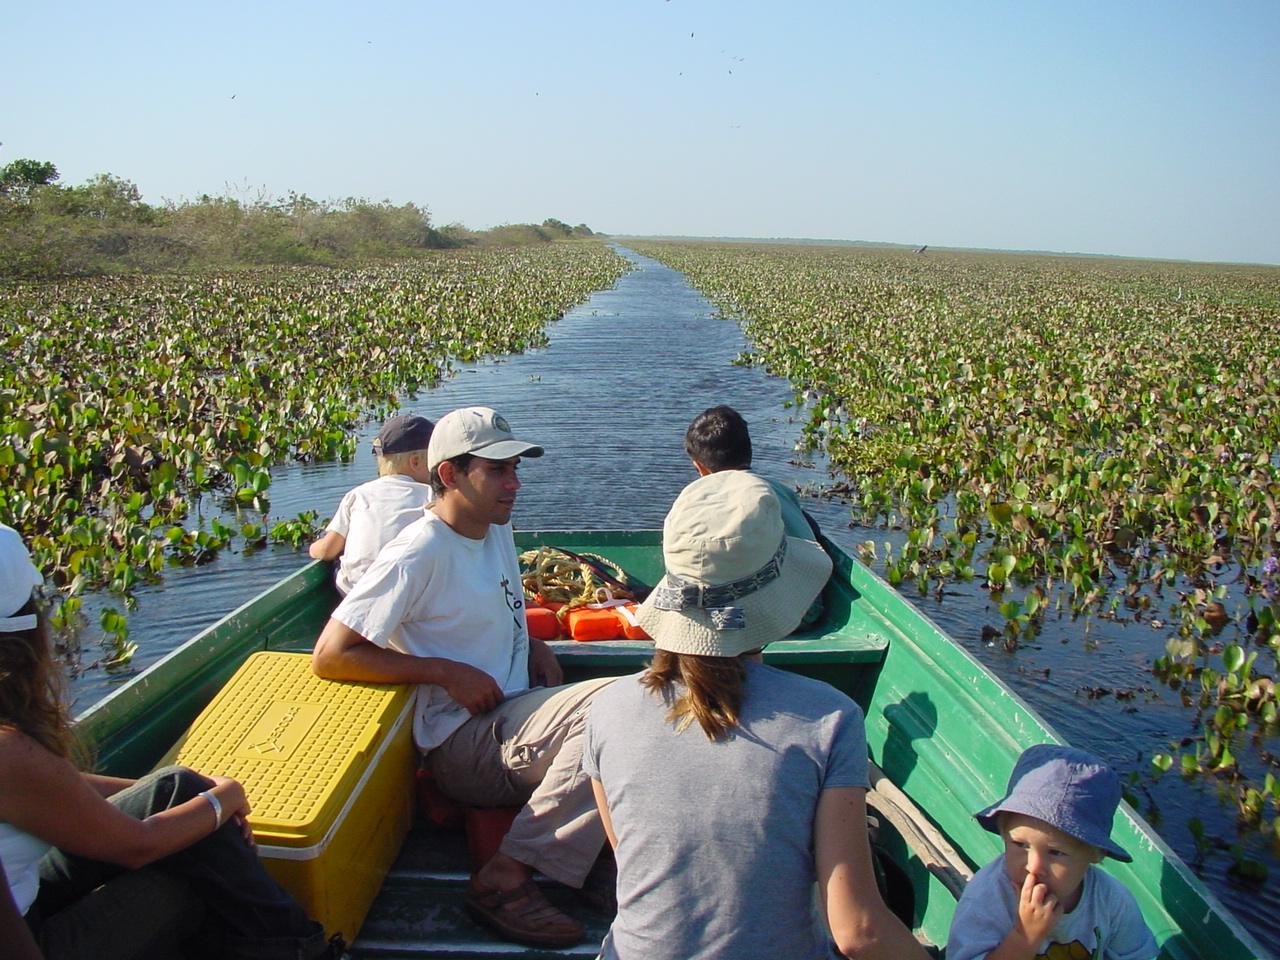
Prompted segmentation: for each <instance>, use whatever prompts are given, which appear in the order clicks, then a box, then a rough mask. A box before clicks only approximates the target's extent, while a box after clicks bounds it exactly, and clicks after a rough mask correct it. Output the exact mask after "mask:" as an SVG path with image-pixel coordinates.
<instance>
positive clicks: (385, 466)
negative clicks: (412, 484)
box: [378, 450, 427, 477]
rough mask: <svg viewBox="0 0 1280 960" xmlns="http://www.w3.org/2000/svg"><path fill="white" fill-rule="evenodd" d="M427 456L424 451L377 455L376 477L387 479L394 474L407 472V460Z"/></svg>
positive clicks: (402, 451) (403, 451)
mask: <svg viewBox="0 0 1280 960" xmlns="http://www.w3.org/2000/svg"><path fill="white" fill-rule="evenodd" d="M426 456H427V451H426V450H401V451H400V452H399V453H380V454H378V476H380V477H389V476H391V475H392V474H396V473H408V472H409V460H410V458H412V457H423V458H424V459H425V458H426Z"/></svg>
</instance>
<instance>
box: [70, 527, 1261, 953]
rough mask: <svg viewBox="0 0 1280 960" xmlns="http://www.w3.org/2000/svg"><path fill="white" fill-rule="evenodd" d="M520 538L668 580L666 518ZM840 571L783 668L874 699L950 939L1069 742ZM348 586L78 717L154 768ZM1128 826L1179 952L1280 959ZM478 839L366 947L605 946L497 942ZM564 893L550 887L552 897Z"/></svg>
mask: <svg viewBox="0 0 1280 960" xmlns="http://www.w3.org/2000/svg"><path fill="white" fill-rule="evenodd" d="M517 542H518V544H519V546H520V548H521V549H527V548H530V547H534V546H539V545H543V544H549V545H552V546H558V547H565V548H568V549H570V550H573V551H576V552H579V553H582V552H591V553H596V554H599V555H601V556H603V557H606V558H608V559H609V560H611V561H613V562H614V563H616V564H618V565H619V566H621V567H622V569H624V570H626V571H627V572H628V573H629V574H631V575H633V576H635V577H637V578H639V579H641V580H644V581H647V582H650V583H656V582H657V580H658V579H659V578H660V577H661V574H662V556H661V534H660V533H659V532H658V531H609V532H605V531H546V532H539V533H521V534H518V535H517ZM824 545H825V546H826V548H827V550H828V551H829V552H830V553H831V555H832V557H833V558H834V562H835V572H834V574H833V576H832V578H831V581H830V583H829V584H828V586H827V588H826V592H825V595H824V599H825V615H824V618H823V620H822V621H820V622H819V623H818V624H816V625H815V626H814V627H812V628H810V629H808V630H807V631H806V632H804V633H798V634H794V635H792V636H791V637H789V638H787V639H786V640H783V641H781V642H778V643H775V644H773V645H772V646H770V647H769V648H768V650H767V651H766V654H765V659H766V660H767V661H768V662H770V663H772V664H774V665H777V666H779V667H782V668H784V669H788V670H794V671H796V672H798V673H803V674H806V675H808V676H812V677H816V678H819V679H821V680H824V681H826V682H828V683H831V684H832V685H834V686H836V687H838V688H839V689H841V690H843V691H845V692H846V693H848V694H849V695H850V696H852V697H853V698H854V699H855V700H857V701H858V703H859V704H860V705H861V706H862V708H863V709H864V710H865V712H866V718H867V740H868V745H869V749H870V753H871V759H872V762H873V779H874V780H875V783H874V784H873V790H872V791H871V793H870V794H869V797H868V800H869V804H870V806H871V807H872V813H873V814H874V815H875V816H876V818H877V819H878V820H879V821H880V829H879V840H878V845H879V846H880V847H881V848H882V849H883V850H884V851H885V852H886V853H887V857H886V858H885V859H887V861H888V865H887V868H886V870H885V874H886V876H885V880H886V884H887V889H888V893H889V900H890V902H891V906H892V907H893V908H894V909H895V911H897V912H898V913H899V915H900V916H904V917H905V918H908V919H909V922H910V925H911V926H912V928H913V929H914V930H915V932H916V934H917V936H918V937H919V938H920V939H921V940H922V941H924V942H927V943H931V944H944V943H945V942H946V936H947V929H948V925H949V924H950V921H951V916H952V913H953V911H954V909H955V903H956V898H957V897H958V895H959V893H960V891H961V890H962V889H963V886H964V883H965V882H966V880H967V879H968V877H970V876H972V873H973V871H974V870H975V869H976V868H977V867H979V866H981V865H982V864H984V863H986V862H987V861H989V860H991V859H992V858H993V857H995V856H996V855H997V854H998V853H999V852H1000V842H999V839H998V838H997V837H995V836H994V835H992V834H990V833H987V832H986V831H984V830H983V829H982V828H981V827H979V826H978V824H977V823H976V821H975V820H974V819H973V817H972V812H973V811H974V810H978V809H981V808H982V807H983V806H985V805H986V804H987V803H988V802H989V801H990V800H991V799H992V798H993V797H997V796H999V795H1000V794H1001V792H1002V791H1003V789H1004V786H1005V783H1006V780H1007V778H1008V775H1009V772H1010V770H1011V769H1012V768H1013V763H1014V760H1015V759H1016V757H1017V756H1018V754H1019V753H1020V752H1021V751H1022V749H1023V748H1025V747H1026V746H1028V745H1030V744H1032V743H1038V742H1046V741H1057V742H1061V739H1062V738H1060V737H1059V736H1058V735H1057V734H1056V733H1055V732H1054V730H1053V729H1052V728H1051V727H1050V726H1049V725H1048V724H1047V723H1045V722H1044V720H1042V719H1041V718H1040V717H1038V716H1037V715H1036V714H1035V713H1034V712H1033V711H1032V710H1031V709H1030V708H1029V707H1028V706H1027V705H1026V704H1025V703H1024V702H1023V701H1022V700H1021V699H1020V698H1019V697H1018V696H1017V695H1016V694H1014V693H1013V692H1012V691H1011V690H1010V689H1009V688H1008V687H1007V686H1005V685H1004V684H1003V683H1002V682H1001V681H1000V680H998V679H997V678H996V677H995V676H994V675H993V674H992V673H990V671H988V670H987V669H986V668H985V667H983V666H982V665H981V664H979V663H978V662H977V661H976V660H975V659H974V658H973V657H972V656H970V655H969V654H968V653H967V652H966V651H965V650H963V649H962V648H961V647H960V646H959V645H957V644H956V643H955V642H954V641H953V640H951V639H950V638H949V637H947V636H946V634H944V633H943V632H942V631H941V630H940V629H939V628H938V627H937V626H935V625H934V624H933V623H932V622H931V621H930V620H929V619H928V618H926V617H925V616H923V615H922V614H921V613H919V612H918V611H917V610H916V609H915V608H914V607H913V606H912V605H911V604H910V603H909V602H908V601H906V600H905V599H903V598H902V597H901V596H899V595H898V593H897V592H896V591H894V590H893V589H892V588H891V587H889V586H888V585H887V584H885V583H884V582H883V581H882V580H880V579H879V578H877V577H876V576H875V575H874V574H873V573H872V572H870V571H869V570H867V569H866V568H865V567H864V566H863V565H862V564H860V563H856V562H854V561H852V560H851V559H850V557H849V556H847V555H846V554H845V553H843V552H842V551H841V550H840V549H839V548H838V547H836V546H835V545H834V544H832V543H830V542H829V541H827V542H825V543H824ZM336 601H337V596H336V594H335V593H334V591H333V588H332V586H331V578H330V577H329V568H328V565H327V564H322V563H312V564H310V565H308V566H306V567H304V568H303V569H302V570H300V571H298V572H297V573H296V574H294V575H293V576H290V577H288V578H286V579H285V580H282V581H281V582H280V583H278V584H276V585H275V586H273V587H271V588H270V589H269V590H267V591H265V592H264V593H262V594H261V595H259V596H258V597H256V598H255V599H253V600H251V601H250V602H248V603H246V604H245V605H243V606H242V607H240V608H239V609H238V610H235V611H234V612H233V613H231V614H229V615H228V616H227V617H225V618H224V619H223V620H221V621H219V622H218V623H216V624H214V625H213V626H211V627H209V628H208V629H207V630H204V631H202V632H201V633H199V634H198V635H196V636H195V637H193V638H192V639H191V640H189V641H187V642H186V643H185V644H183V645H182V646H181V647H179V648H177V649H176V650H174V651H173V652H172V653H170V654H169V655H168V656H166V657H165V658H163V659H162V660H160V661H158V662H157V663H155V664H153V665H152V666H151V667H149V668H148V669H147V670H145V671H144V672H142V673H140V674H139V675H138V676H137V677H135V678H133V679H132V680H131V681H130V682H129V683H127V684H125V685H123V686H122V687H120V688H119V689H117V690H116V691H114V692H113V693H112V694H110V695H109V696H108V697H106V698H105V699H104V700H102V701H101V702H99V703H98V704H96V705H95V706H93V707H91V708H90V709H88V710H87V711H85V712H84V713H83V714H81V715H80V716H79V717H78V718H77V722H78V723H79V726H80V730H81V732H82V733H83V734H85V735H86V736H87V738H88V739H89V740H90V742H91V743H93V744H94V745H95V748H96V755H97V758H98V762H99V765H100V767H101V768H102V769H103V771H104V772H107V773H112V774H117V775H122V776H137V775H139V774H141V773H144V772H146V771H147V770H149V769H150V768H152V767H153V766H154V765H155V764H156V763H157V762H158V761H159V760H160V759H161V758H162V757H163V756H164V755H165V754H166V752H167V751H168V750H169V748H170V747H171V745H172V744H173V743H174V742H175V741H176V740H177V739H178V738H179V736H180V735H181V734H182V732H183V731H184V730H185V729H186V728H187V726H188V725H189V724H190V723H191V721H192V720H193V719H194V718H195V716H196V715H197V714H198V713H199V711H200V710H201V709H202V708H203V707H204V706H205V705H206V704H207V703H208V702H209V701H210V700H211V699H212V697H213V696H214V695H215V694H216V693H217V692H218V690H219V689H220V688H221V686H222V685H223V683H225V681H226V680H227V678H228V677H230V676H231V674H232V673H233V672H234V671H235V670H236V668H237V667H238V666H239V665H240V664H241V663H242V662H243V661H244V660H245V658H246V657H248V656H249V655H250V654H252V653H254V652H256V651H259V650H286V651H289V650H292V651H309V650H310V649H311V646H312V644H313V643H314V641H315V638H316V637H317V635H318V634H319V632H320V628H321V627H322V626H323V624H324V622H325V620H326V619H327V618H328V615H329V613H330V611H331V610H332V609H333V606H334V605H335V603H336ZM554 646H555V647H556V652H557V653H558V654H559V656H560V660H561V663H562V664H563V666H564V668H565V674H566V678H567V679H569V680H577V679H584V678H587V677H592V676H602V675H622V674H627V673H632V672H635V671H637V670H639V669H640V668H641V667H642V666H643V665H644V663H645V662H646V661H647V659H648V658H649V656H650V655H651V651H652V645H651V644H649V643H645V642H637V641H626V640H623V641H608V642H596V643H575V642H572V641H561V642H557V643H556V644H554ZM1114 836H1115V837H1116V839H1117V841H1118V842H1119V843H1120V844H1121V845H1122V846H1123V847H1125V848H1126V849H1127V850H1129V851H1130V852H1131V853H1132V854H1133V862H1132V863H1131V864H1123V863H1118V862H1116V861H1113V860H1107V861H1105V865H1104V867H1105V869H1107V870H1108V871H1109V872H1111V873H1113V874H1114V875H1115V876H1117V877H1118V878H1119V879H1120V880H1122V881H1123V882H1124V883H1125V884H1126V886H1128V887H1129V889H1130V890H1132V891H1133V893H1134V894H1135V896H1136V897H1137V899H1138V903H1139V905H1140V906H1141V908H1142V912H1143V915H1144V916H1145V917H1146V920H1147V923H1148V924H1149V926H1150V927H1151V929H1152V931H1153V932H1154V933H1155V936H1156V940H1157V942H1158V943H1160V944H1161V947H1162V951H1161V954H1160V955H1161V957H1162V958H1166V960H1253V958H1265V957H1268V956H1269V954H1268V953H1267V952H1265V951H1264V950H1263V949H1262V948H1261V947H1260V946H1259V945H1258V943H1257V942H1256V941H1255V940H1254V938H1253V937H1252V936H1251V935H1250V934H1249V933H1248V932H1247V931H1245V930H1244V928H1243V927H1242V926H1241V925H1240V924H1239V923H1238V922H1237V921H1236V920H1235V918H1233V917H1232V916H1231V915H1230V914H1229V913H1228V912H1227V911H1226V910H1225V909H1224V908H1223V907H1222V905H1221V904H1219V903H1218V901H1217V900H1216V899H1215V898H1214V897H1213V895H1212V894H1211V893H1209V891H1208V890H1207V889H1206V888H1205V887H1204V885H1203V884H1202V883H1201V882H1200V881H1199V880H1198V879H1197V878H1196V877H1195V876H1194V875H1193V874H1192V872H1191V871H1190V870H1189V869H1188V868H1187V866H1186V864H1184V863H1183V862H1182V861H1181V860H1180V859H1179V858H1178V856H1177V855H1176V854H1175V853H1174V852H1173V851H1172V850H1171V849H1170V848H1169V847H1168V846H1167V845H1166V844H1165V843H1164V842H1163V841H1162V840H1161V839H1160V838H1159V837H1158V836H1157V835H1156V834H1155V832H1154V831H1153V830H1152V829H1151V827H1150V826H1149V825H1148V824H1147V823H1146V822H1145V821H1143V820H1142V818H1141V817H1139V816H1138V815H1137V814H1136V813H1134V812H1133V810H1131V809H1130V808H1129V807H1128V806H1127V805H1124V806H1122V808H1121V814H1120V815H1119V816H1118V818H1117V824H1116V828H1115V833H1114ZM467 862H468V861H467V852H466V846H465V840H464V838H462V837H461V836H459V835H457V834H454V833H451V832H448V831H445V830H442V829H440V828H438V827H435V826H433V825H431V824H429V823H427V822H426V821H422V822H419V823H417V824H415V826H414V827H413V829H412V831H411V832H410V834H409V838H408V840H407V841H406V843H405V845H404V848H403V849H402V851H401V854H400V856H399V858H398V859H397V860H396V862H395V864H394V865H393V866H392V869H391V871H390V873H389V874H388V876H387V878H386V880H385V882H384V884H383V886H382V889H381V891H380V893H379V895H378V897H377V899H376V900H375V901H374V904H373V907H372V909H371V911H370V914H369V916H368V918H367V919H366V921H365V923H364V926H363V928H362V929H361V930H360V933H359V935H358V937H357V938H356V941H355V943H354V945H353V946H352V954H353V956H356V957H474V958H498V957H513V956H520V957H529V958H538V957H569V956H573V957H594V956H595V955H596V947H597V946H598V944H599V939H600V938H601V937H603V935H604V932H605V930H606V929H607V926H608V920H607V919H606V918H604V917H597V918H596V919H595V920H594V921H592V920H591V918H590V915H589V914H586V913H585V912H584V911H582V910H581V909H575V910H574V912H575V914H576V915H577V916H579V917H582V918H583V919H584V920H586V921H587V923H588V933H589V937H590V938H591V939H588V941H587V942H585V943H583V944H582V945H580V946H578V947H576V948H572V949H568V950H561V951H550V950H545V949H536V948H530V947H519V946H515V945H512V944H508V943H503V942H500V941H497V940H495V939H494V938H493V937H492V936H491V935H490V934H489V933H488V932H487V931H485V930H484V929H482V928H480V927H478V926H477V925H476V924H474V923H473V922H472V921H471V920H470V919H469V918H468V917H467V915H466V913H465V911H464V910H463V906H462V896H463V890H464V887H465V884H466V879H467V874H468V866H467ZM559 893H560V891H557V890H555V889H550V890H549V895H551V896H552V897H553V899H554V898H555V897H556V896H557V895H558V894H559Z"/></svg>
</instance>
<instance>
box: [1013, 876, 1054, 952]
mask: <svg viewBox="0 0 1280 960" xmlns="http://www.w3.org/2000/svg"><path fill="white" fill-rule="evenodd" d="M1061 916H1062V904H1060V903H1059V902H1058V898H1057V897H1055V896H1054V895H1053V894H1051V893H1050V892H1049V888H1048V887H1047V886H1045V885H1044V884H1043V883H1037V882H1036V878H1035V875H1034V874H1032V873H1028V874H1027V876H1026V879H1024V880H1023V881H1022V892H1021V894H1020V895H1019V896H1018V925H1019V926H1020V927H1022V932H1023V933H1024V934H1025V935H1026V937H1027V941H1028V942H1029V943H1031V944H1032V945H1037V944H1039V943H1040V941H1041V940H1043V939H1044V938H1045V937H1047V936H1048V935H1049V931H1050V930H1052V929H1053V926H1054V924H1056V923H1057V922H1058V920H1059V918H1061Z"/></svg>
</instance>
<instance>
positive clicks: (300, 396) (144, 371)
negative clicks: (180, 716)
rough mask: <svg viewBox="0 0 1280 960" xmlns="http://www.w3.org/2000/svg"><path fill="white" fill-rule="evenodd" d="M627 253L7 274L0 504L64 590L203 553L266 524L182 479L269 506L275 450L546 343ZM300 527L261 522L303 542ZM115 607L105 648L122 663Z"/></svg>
mask: <svg viewBox="0 0 1280 960" xmlns="http://www.w3.org/2000/svg"><path fill="white" fill-rule="evenodd" d="M626 268H627V267H626V262H625V261H624V260H623V259H622V258H620V257H619V256H617V255H616V254H615V253H613V252H612V251H610V250H609V249H608V248H606V247H605V246H604V245H603V244H582V243H575V244H550V245H546V246H542V247H539V248H520V249H485V250H466V251H451V252H441V253H440V254H438V255H434V256H430V257H424V258H421V259H417V260H414V261H412V262H407V263H398V264H390V265H379V266H371V267H366V268H361V269H354V270H322V269H278V270H262V271H253V272H245V273H237V274H232V275H224V276H203V277H113V278H105V279H95V280H78V281H71V282H63V283H50V284H42V285H15V286H8V287H5V288H3V289H2V290H0V428H2V429H3V431H4V435H5V437H6V442H5V443H4V445H3V446H0V520H3V521H4V522H6V523H9V524H11V525H12V526H14V527H16V528H17V529H18V530H19V531H21V532H22V534H23V535H24V537H25V538H26V539H27V541H28V543H29V544H30V546H31V550H32V554H33V556H34V557H35V559H36V562H37V563H38V564H39V566H40V567H41V569H42V570H43V571H44V572H45V574H46V575H47V576H48V577H49V578H50V579H51V580H52V582H53V583H54V584H55V586H57V587H58V588H59V589H60V590H61V591H62V593H63V595H64V596H66V597H74V596H75V595H76V594H78V593H79V592H80V591H82V590H84V589H86V588H89V587H102V588H107V589H110V590H113V591H116V592H118V593H121V594H124V595H125V596H126V597H127V596H128V595H129V594H130V592H131V590H132V589H133V587H134V586H135V585H136V584H137V583H139V582H140V581H141V580H145V579H148V578H155V577H157V576H159V575H160V573H161V571H162V570H163V567H164V564H165V563H166V562H169V561H176V562H179V563H185V564H198V563H202V562H205V561H206V560H209V559H211V558H212V557H213V556H215V555H216V553H217V551H219V550H222V549H225V548H226V547H227V546H229V545H230V544H231V543H233V542H234V541H235V539H236V538H237V536H242V535H243V537H244V539H245V541H246V542H249V543H255V544H260V543H261V542H263V539H264V536H265V534H264V533H263V532H262V531H258V530H255V531H252V532H251V534H245V533H243V531H242V530H241V529H240V528H239V527H238V526H234V525H232V524H229V523H224V522H223V521H221V520H219V519H216V518H215V519H214V520H212V521H211V522H209V523H207V524H200V525H199V526H198V527H197V528H193V527H192V525H191V523H190V522H189V519H188V510H189V506H190V503H191V501H192V498H193V497H194V496H196V495H199V494H201V493H206V492H215V493H217V494H219V495H220V496H222V497H224V498H225V500H226V502H227V503H228V504H229V505H231V506H235V505H240V504H243V505H249V506H255V507H257V508H259V509H262V508H265V507H266V506H267V501H268V497H269V492H270V484H271V473H270V471H271V467H272V465H273V464H276V463H280V462H282V461H285V460H302V461H308V460H315V459H320V460H329V459H336V458H344V459H345V458H349V457H351V456H352V455H353V453H354V449H355V447H354V443H355V441H354V428H355V427H356V426H358V425H359V424H360V423H361V422H362V421H363V420H364V419H366V418H367V417H370V416H375V417H376V416H382V415H385V414H386V412H387V411H389V410H390V409H392V408H394V407H395V406H396V404H397V396H399V395H401V394H403V393H409V394H412V393H413V392H414V391H416V390H419V389H422V388H425V387H428V386H431V385H432V384H434V383H436V382H437V381H438V380H440V379H441V378H442V377H446V376H448V375H449V374H450V373H451V371H452V370H453V367H454V364H455V363H456V362H458V361H460V360H474V359H477V358H480V357H485V356H491V355H499V354H504V353H511V352H517V351H521V350H524V349H527V348H529V347H535V346H540V345H543V344H545V343H546V332H545V327H546V325H547V323H549V322H551V321H553V320H555V319H556V318H557V317H559V316H560V315H561V314H562V313H563V312H564V311H565V310H566V309H567V308H568V307H570V306H572V305H573V304H575V303H577V302H579V301H581V300H583V299H585V298H586V297H587V295H589V294H590V293H591V292H592V291H594V290H597V289H600V288H602V287H607V286H609V285H611V284H612V283H613V282H614V281H615V280H616V279H617V278H618V276H620V275H621V273H622V272H624V271H625V269H626ZM312 519H314V518H312ZM310 529H311V528H310V526H309V525H308V524H307V523H301V522H300V523H293V522H290V521H285V522H283V523H278V524H276V526H275V527H273V528H272V529H271V531H270V532H269V533H270V537H271V539H273V540H276V541H283V542H289V543H293V544H295V545H296V544H297V543H299V542H300V539H301V538H302V537H303V536H306V535H309V533H310ZM68 612H69V613H71V612H74V611H68ZM114 617H120V618H123V617H124V614H121V613H115V614H113V618H112V619H111V620H110V622H104V623H103V624H101V626H102V628H103V629H104V630H105V631H106V634H107V635H108V636H110V637H114V638H116V641H117V642H116V643H115V645H114V646H113V647H112V650H111V653H112V656H111V657H110V658H109V659H108V660H107V661H106V662H107V663H108V664H114V665H115V666H116V667H121V666H123V665H124V664H125V663H127V660H128V653H129V652H130V647H129V644H128V641H127V628H125V626H124V624H123V619H121V620H119V621H117V620H116V619H114Z"/></svg>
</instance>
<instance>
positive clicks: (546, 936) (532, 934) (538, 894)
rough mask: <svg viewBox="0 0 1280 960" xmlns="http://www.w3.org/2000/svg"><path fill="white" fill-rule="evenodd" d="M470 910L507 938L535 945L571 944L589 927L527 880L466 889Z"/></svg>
mask: <svg viewBox="0 0 1280 960" xmlns="http://www.w3.org/2000/svg"><path fill="white" fill-rule="evenodd" d="M464 903H465V904H466V907H467V911H468V912H469V913H470V914H471V915H472V916H473V917H475V918H476V919H477V920H479V921H480V922H481V923H484V924H486V925H488V926H490V927H492V928H493V929H494V930H496V931H497V932H498V934H499V935H500V936H502V937H505V938H506V939H507V940H512V941H514V942H516V943H524V944H528V945H529V946H534V947H571V946H573V945H574V944H576V943H581V942H582V939H583V937H584V936H585V934H586V931H585V930H584V929H583V927H582V924H580V923H579V922H578V921H577V920H575V919H573V917H571V916H569V915H568V914H567V913H564V912H563V911H562V910H559V909H557V908H556V907H555V906H554V905H553V904H552V903H551V901H549V900H548V899H547V898H546V895H545V894H544V893H543V892H542V891H541V890H539V889H538V888H537V886H535V885H534V883H533V881H532V880H527V881H525V882H524V883H522V884H521V885H520V886H518V887H516V888H515V889H514V890H506V891H503V890H477V889H475V888H474V887H471V888H469V889H468V890H467V895H466V898H465V900H464Z"/></svg>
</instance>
